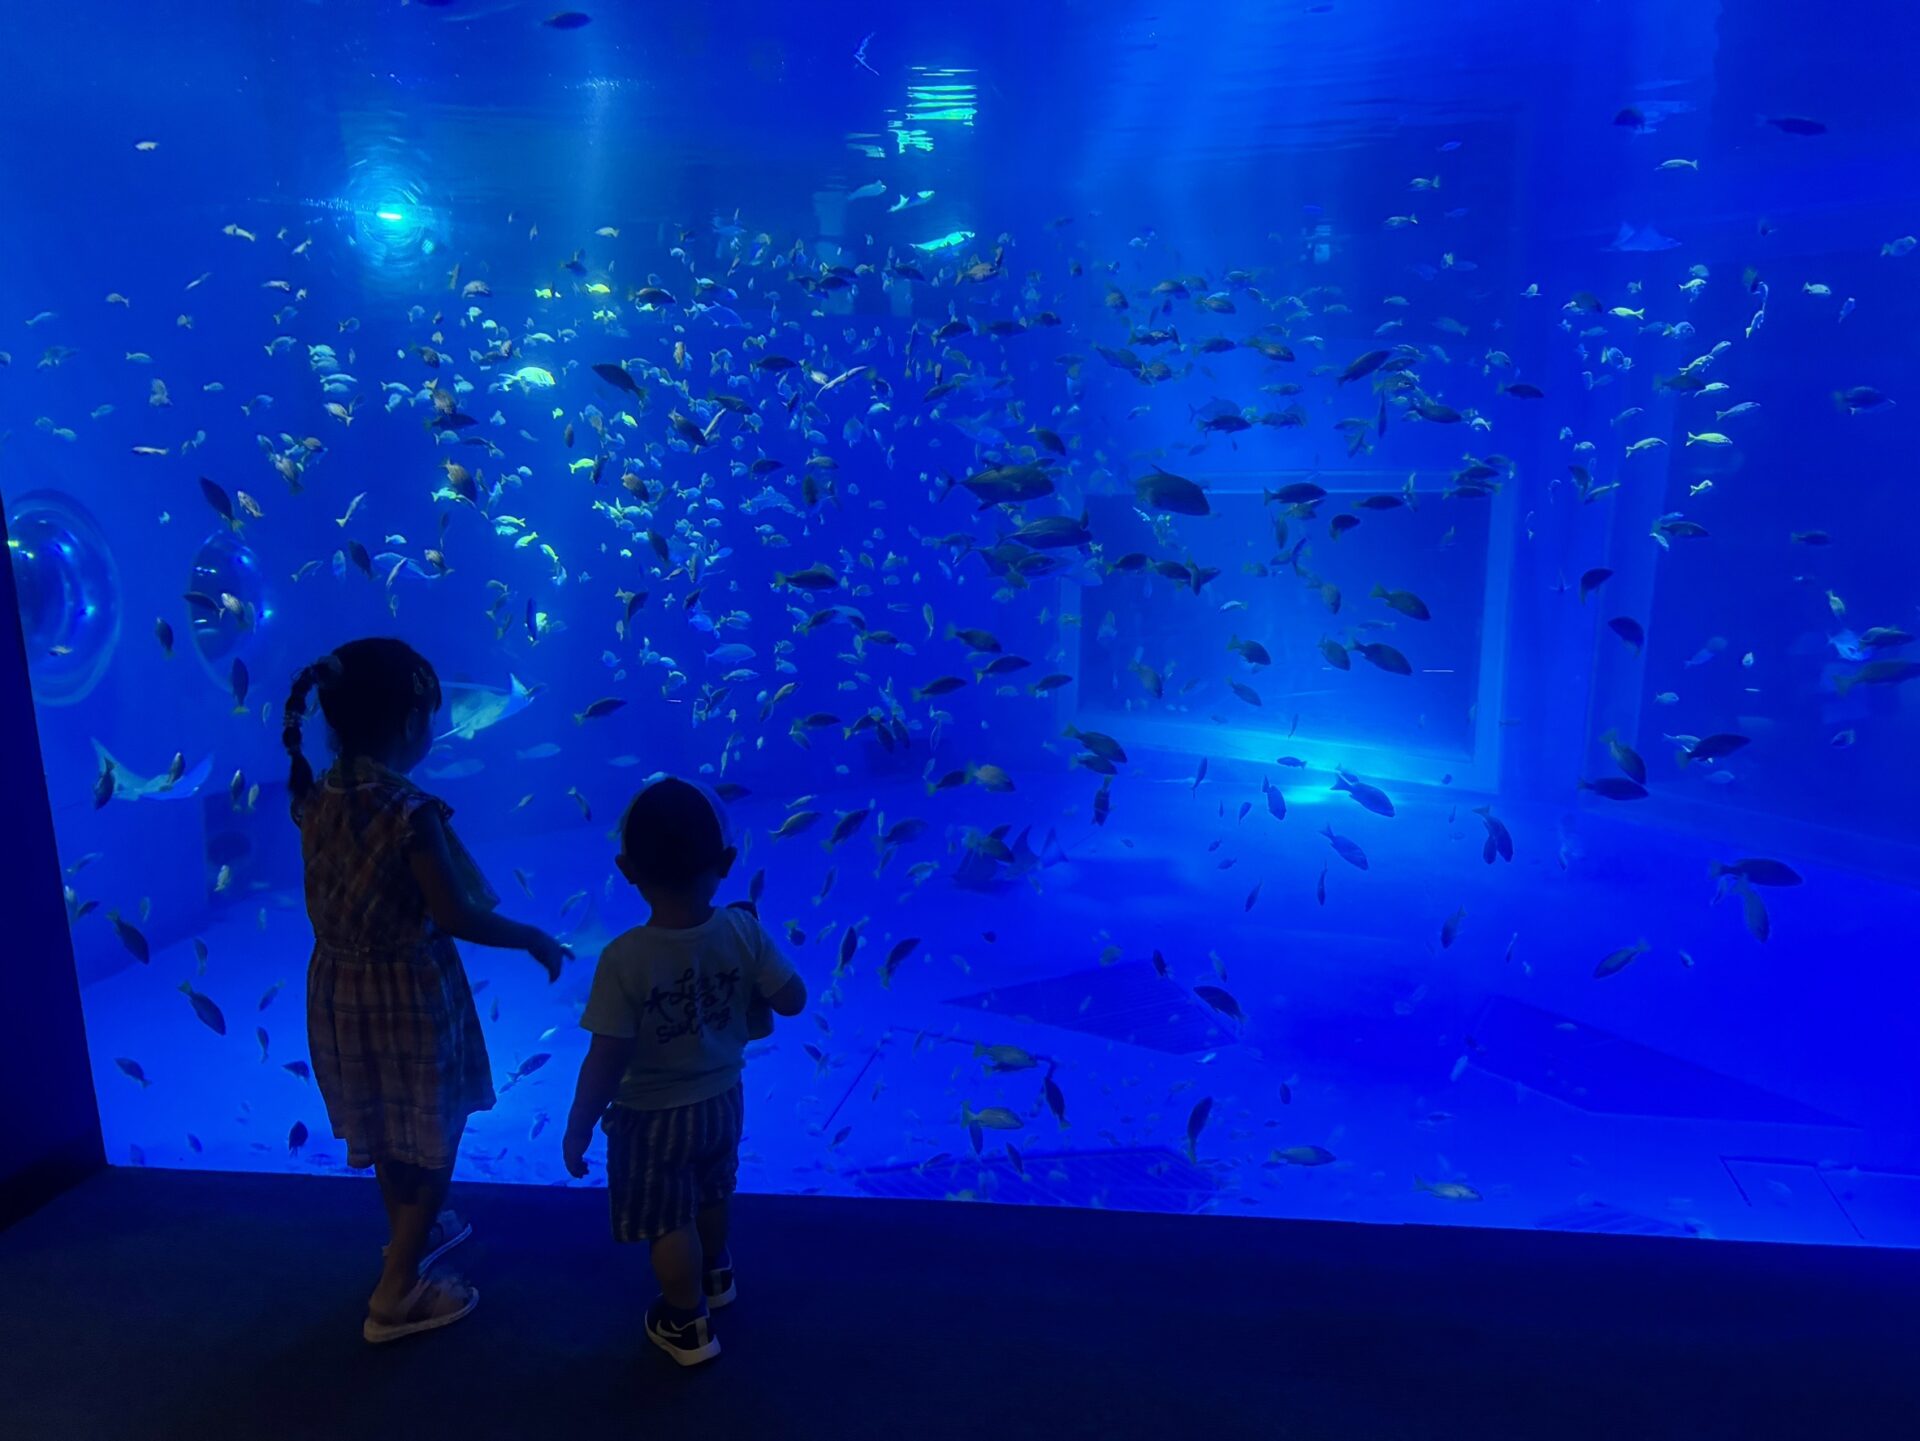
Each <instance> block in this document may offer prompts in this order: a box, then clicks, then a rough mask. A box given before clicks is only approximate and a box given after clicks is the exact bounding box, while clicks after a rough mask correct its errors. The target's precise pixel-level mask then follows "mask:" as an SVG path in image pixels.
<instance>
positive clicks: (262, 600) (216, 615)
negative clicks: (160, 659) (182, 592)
mask: <svg viewBox="0 0 1920 1441" xmlns="http://www.w3.org/2000/svg"><path fill="white" fill-rule="evenodd" d="M186 601H187V615H188V622H187V624H188V629H189V631H190V632H191V634H192V636H193V648H194V649H195V650H196V651H198V652H199V655H200V659H201V660H203V661H205V662H206V664H207V668H208V670H207V673H208V674H209V675H211V676H213V677H214V679H215V681H216V682H217V683H218V684H219V685H221V686H223V687H224V686H225V685H226V684H227V675H228V670H229V667H230V665H231V663H232V661H233V660H235V659H236V658H239V659H244V658H246V657H248V656H250V655H251V654H252V653H253V652H254V651H255V650H256V649H258V645H259V639H260V633H261V632H262V631H263V630H264V629H265V628H266V627H267V626H268V625H269V624H270V623H271V622H272V620H273V616H274V609H273V600H272V597H271V596H270V595H269V594H268V592H267V582H266V575H265V572H264V571H263V570H262V568H261V565H260V558H259V556H257V555H255V554H254V552H253V550H252V549H251V548H250V547H249V546H248V545H247V544H246V543H245V542H244V541H242V540H241V539H240V537H239V536H237V535H235V534H233V532H231V531H228V530H216V531H214V532H213V533H212V534H211V535H209V536H208V537H207V538H206V540H205V541H204V542H203V543H202V544H201V546H200V550H199V552H198V554H196V555H195V556H194V558H193V569H192V570H191V571H189V572H188V574H187V586H186Z"/></svg>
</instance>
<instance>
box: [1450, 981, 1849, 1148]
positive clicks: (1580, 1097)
mask: <svg viewBox="0 0 1920 1441" xmlns="http://www.w3.org/2000/svg"><path fill="white" fill-rule="evenodd" d="M1563 1027H1564V1028H1565V1029H1563ZM1474 1034H1475V1035H1476V1036H1478V1037H1479V1041H1480V1048H1479V1050H1477V1051H1476V1052H1474V1056H1473V1064H1474V1066H1475V1068H1476V1069H1478V1070H1482V1071H1485V1072H1487V1073H1488V1074H1490V1075H1494V1076H1499V1077H1501V1078H1502V1079H1504V1080H1508V1081H1517V1082H1519V1083H1520V1084H1521V1085H1523V1086H1527V1087H1530V1088H1531V1089H1533V1090H1535V1091H1538V1092H1540V1093H1541V1094H1542V1095H1546V1096H1552V1097H1553V1098H1554V1099H1556V1100H1559V1101H1563V1102H1565V1103H1566V1104H1567V1105H1569V1106H1574V1107H1577V1108H1578V1109H1580V1110H1582V1111H1592V1112H1596V1113H1599V1114H1603V1115H1618V1116H1660V1117H1668V1118H1671V1119H1674V1120H1716V1121H1753V1122H1761V1123H1764V1124H1771V1125H1789V1126H1831V1127H1839V1128H1847V1127H1850V1126H1851V1123H1850V1122H1848V1121H1846V1120H1843V1119H1842V1118H1840V1117H1838V1116H1833V1115H1829V1114H1828V1113H1826V1112H1825V1111H1821V1110H1818V1109H1816V1108H1815V1107H1813V1106H1809V1105H1807V1104H1805V1103H1804V1102H1802V1101H1796V1100H1794V1099H1793V1098H1792V1097H1790V1096H1782V1095H1780V1094H1779V1093H1778V1092H1775V1091H1769V1090H1767V1089H1765V1088H1764V1087H1762V1086H1756V1085H1754V1084H1752V1083H1751V1082H1749V1081H1742V1080H1740V1079H1738V1078H1737V1077H1734V1076H1728V1075H1723V1074H1721V1073H1720V1072H1718V1071H1712V1070H1709V1069H1707V1068H1706V1067H1705V1066H1702V1065H1700V1064H1698V1063H1697V1062H1694V1061H1689V1060H1687V1059H1685V1058H1684V1057H1681V1056H1675V1055H1672V1054H1670V1053H1668V1052H1666V1051H1660V1050H1656V1049H1654V1048H1653V1047H1652V1046H1647V1045H1643V1044H1641V1043H1640V1042H1638V1041H1630V1040H1628V1039H1627V1038H1626V1037H1624V1036H1616V1035H1613V1034H1612V1033H1610V1032H1608V1031H1603V1030H1601V1029H1599V1028H1598V1027H1597V1026H1589V1025H1586V1024H1584V1023H1580V1022H1574V1021H1571V1020H1570V1019H1569V1018H1568V1017H1566V1016H1561V1015H1556V1014H1554V1013H1553V1012H1551V1011H1543V1010H1541V1009H1539V1008H1538V1007H1535V1006H1529V1005H1527V1004H1526V1003H1525V1002H1523V1001H1516V1000H1514V999H1512V998H1511V997H1508V996H1496V997H1494V998H1493V999H1492V1000H1490V1001H1489V1002H1488V1003H1487V1006H1486V1008H1485V1009H1484V1010H1483V1011H1482V1012H1481V1013H1480V1016H1479V1018H1478V1019H1477V1020H1476V1022H1475V1024H1474Z"/></svg>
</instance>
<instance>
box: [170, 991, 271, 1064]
mask: <svg viewBox="0 0 1920 1441" xmlns="http://www.w3.org/2000/svg"><path fill="white" fill-rule="evenodd" d="M180 993H181V994H182V995H184V996H185V997H186V998H187V999H188V1000H189V1001H191V1002H192V1003H193V1013H194V1015H196V1016H198V1017H199V1018H200V1024H201V1025H203V1026H205V1027H206V1028H207V1029H208V1030H210V1031H212V1032H213V1033H214V1034H215V1035H216V1036H224V1035H226V1033H227V1018H226V1017H225V1016H223V1015H221V1014H220V1008H219V1007H218V1006H216V1005H215V1004H214V1003H213V1000H212V998H211V997H209V996H204V995H202V994H201V993H200V992H198V991H196V990H195V989H194V988H193V982H192V981H182V982H181V983H180ZM265 1050H266V1048H265V1047H264V1046H263V1047H262V1048H261V1052H262V1054H261V1059H262V1060H264V1059H266V1056H265Z"/></svg>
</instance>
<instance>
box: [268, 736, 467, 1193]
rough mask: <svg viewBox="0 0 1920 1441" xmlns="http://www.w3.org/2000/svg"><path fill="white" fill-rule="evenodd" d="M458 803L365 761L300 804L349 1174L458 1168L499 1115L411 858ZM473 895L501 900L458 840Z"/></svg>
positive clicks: (322, 1000) (336, 1117)
mask: <svg viewBox="0 0 1920 1441" xmlns="http://www.w3.org/2000/svg"><path fill="white" fill-rule="evenodd" d="M427 811H431V812H433V813H434V814H437V815H438V816H439V817H440V819H441V821H442V822H443V823H444V822H445V821H446V820H447V819H448V818H450V817H451V816H452V814H453V810H452V808H451V807H450V806H448V805H447V804H446V802H444V801H442V800H439V799H437V798H436V797H434V796H430V795H427V794H426V793H425V792H423V791H420V790H418V789H417V788H415V786H414V785H413V784H412V783H411V782H410V781H408V780H407V779H406V778H405V777H404V776H401V775H398V774H396V773H395V772H393V771H390V770H388V769H386V768H385V767H384V766H380V765H376V764H374V763H373V762H371V761H368V760H365V759H364V758H361V759H356V760H354V761H352V762H342V763H341V764H340V765H337V766H336V767H335V768H334V769H333V770H331V771H329V772H327V774H326V775H324V776H322V777H321V778H320V780H319V781H318V782H317V783H316V784H315V786H314V787H313V789H312V790H311V791H310V792H309V793H308V794H307V797H306V799H305V800H304V801H302V802H299V803H297V804H296V805H295V807H294V821H295V823H296V824H298V825H299V827H300V851H301V856H302V859H303V860H304V861H305V864H306V895H307V915H308V917H309V918H310V919H311V920H312V922H313V939H314V945H313V959H312V961H311V962H310V963H309V964H308V967H307V1045H308V1047H309V1054H310V1056H311V1058H312V1065H313V1079H314V1081H315V1082H316V1083H317V1084H318V1086H319V1087H320V1094H321V1097H322V1098H323V1099H324V1100H325V1101H326V1105H327V1117H328V1119H329V1120H330V1121H331V1122H332V1125H333V1134H334V1135H336V1136H338V1137H339V1138H340V1139H341V1140H343V1141H345V1142H346V1143H347V1164H348V1165H350V1166H357V1167H366V1166H371V1165H373V1164H374V1163H375V1162H376V1161H379V1162H398V1163H403V1164H406V1165H411V1166H421V1167H425V1168H427V1169H430V1170H439V1169H443V1168H445V1167H448V1166H451V1165H452V1164H453V1161H454V1153H455V1150H456V1149H457V1147H458V1144H459V1137H460V1132H461V1129H462V1128H463V1127H464V1126H465V1124H466V1120H467V1117H468V1116H469V1115H471V1114H472V1113H473V1112H475V1111H486V1110H491V1109H492V1108H493V1101H494V1095H493V1071H492V1067H491V1065H490V1064H489V1062H488V1060H487V1044H486V1040H485V1038H484V1037H483V1036H482V1035H481V1032H480V1016H479V1013H478V1012H477V1011H476V1010H475V1009H474V1005H473V991H472V989H471V988H470V987H469V986H468V984H467V973H466V970H465V969H464V968H463V967H462V966H461V964H460V954H459V952H458V951H456V950H455V949H454V945H453V940H452V938H451V937H449V936H446V935H443V934H442V933H440V932H439V931H437V930H435V929H434V925H433V922H432V920H431V919H430V918H429V917H428V915H427V907H426V898H425V897H424V896H423V895H422V894H421V892H420V887H419V886H418V885H417V884H416V883H415V881H414V879H413V872H412V868H411V863H410V861H409V859H408V850H409V849H410V847H411V846H412V843H413V837H414V825H415V818H416V817H418V816H420V815H421V814H422V813H423V812H427ZM447 844H448V848H449V849H450V850H451V852H452V853H453V859H454V864H455V868H456V870H457V871H459V872H461V873H462V879H463V880H464V881H465V883H466V885H467V890H468V893H469V895H470V896H471V897H472V898H473V899H474V901H475V902H476V903H478V904H482V905H485V906H488V907H491V906H493V905H495V904H497V903H498V900H499V898H498V897H497V896H495V895H494V893H493V890H492V888H491V887H489V886H488V885H487V883H486V879H485V878H484V877H483V876H482V875H481V874H480V871H479V868H478V867H477V866H476V865H475V864H474V863H473V859H472V857H471V856H470V855H468V853H467V850H466V847H464V846H462V845H461V844H460V842H459V840H458V839H457V838H455V836H454V834H453V832H452V831H451V830H449V831H447Z"/></svg>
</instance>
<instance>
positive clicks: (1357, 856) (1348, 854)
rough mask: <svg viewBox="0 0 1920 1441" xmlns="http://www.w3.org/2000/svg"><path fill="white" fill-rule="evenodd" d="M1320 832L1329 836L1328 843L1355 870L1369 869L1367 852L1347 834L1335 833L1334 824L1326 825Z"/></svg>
mask: <svg viewBox="0 0 1920 1441" xmlns="http://www.w3.org/2000/svg"><path fill="white" fill-rule="evenodd" d="M1320 834H1321V835H1323V836H1325V837H1326V838H1327V841H1328V843H1329V844H1330V845H1332V847H1333V852H1334V854H1335V855H1337V856H1339V857H1340V859H1341V860H1343V861H1345V862H1346V863H1347V864H1348V865H1350V866H1352V867H1353V868H1354V869H1355V870H1361V871H1364V870H1366V869H1367V853H1366V852H1365V851H1363V850H1361V849H1360V847H1359V846H1357V845H1355V844H1354V843H1353V842H1352V841H1350V840H1348V839H1347V838H1346V837H1345V836H1337V835H1335V834H1334V833H1333V827H1332V826H1327V827H1325V828H1324V829H1322V830H1321V832H1320ZM1323 878H1324V873H1323Z"/></svg>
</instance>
